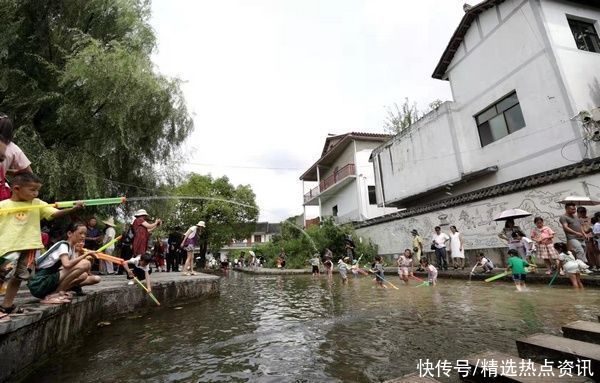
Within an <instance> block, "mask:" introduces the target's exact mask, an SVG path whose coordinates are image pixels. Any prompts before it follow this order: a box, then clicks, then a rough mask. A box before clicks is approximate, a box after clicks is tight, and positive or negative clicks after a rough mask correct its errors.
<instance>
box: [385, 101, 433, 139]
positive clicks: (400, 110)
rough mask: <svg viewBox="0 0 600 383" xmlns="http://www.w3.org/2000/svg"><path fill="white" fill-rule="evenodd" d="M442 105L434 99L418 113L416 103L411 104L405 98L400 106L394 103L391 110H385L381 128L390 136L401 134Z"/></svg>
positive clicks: (389, 108) (388, 108)
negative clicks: (385, 113)
mask: <svg viewBox="0 0 600 383" xmlns="http://www.w3.org/2000/svg"><path fill="white" fill-rule="evenodd" d="M443 103H444V102H443V101H442V100H439V99H435V100H433V101H432V102H430V103H429V105H428V108H427V109H425V110H424V111H419V109H418V108H417V103H416V102H413V103H411V102H410V101H409V100H408V98H405V99H404V103H403V104H402V105H401V106H398V104H396V103H394V106H393V108H392V107H387V108H386V112H387V116H386V117H385V120H384V121H383V128H384V129H385V131H386V132H389V133H392V134H399V133H402V132H403V131H404V130H406V129H408V128H409V127H410V126H411V125H412V124H414V123H415V122H417V121H418V120H419V119H420V118H421V117H423V116H424V115H426V114H427V113H429V112H431V111H433V110H436V109H437V108H439V107H440V105H442V104H443Z"/></svg>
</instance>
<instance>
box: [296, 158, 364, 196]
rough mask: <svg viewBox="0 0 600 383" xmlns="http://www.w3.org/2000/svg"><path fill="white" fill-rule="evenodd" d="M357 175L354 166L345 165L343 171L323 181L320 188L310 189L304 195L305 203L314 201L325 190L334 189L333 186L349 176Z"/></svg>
mask: <svg viewBox="0 0 600 383" xmlns="http://www.w3.org/2000/svg"><path fill="white" fill-rule="evenodd" d="M355 174H356V170H355V168H354V164H347V165H345V166H344V167H342V168H341V169H338V171H337V172H335V173H333V174H332V175H330V176H329V177H327V178H325V179H322V180H321V182H319V186H317V187H315V188H312V189H310V191H309V192H308V193H306V194H305V195H304V202H307V201H310V200H311V199H313V198H315V197H316V196H318V195H319V194H321V193H323V192H324V191H325V190H327V189H329V188H330V187H332V186H333V185H335V184H337V183H338V182H340V181H341V180H343V179H344V178H346V177H348V176H353V175H355Z"/></svg>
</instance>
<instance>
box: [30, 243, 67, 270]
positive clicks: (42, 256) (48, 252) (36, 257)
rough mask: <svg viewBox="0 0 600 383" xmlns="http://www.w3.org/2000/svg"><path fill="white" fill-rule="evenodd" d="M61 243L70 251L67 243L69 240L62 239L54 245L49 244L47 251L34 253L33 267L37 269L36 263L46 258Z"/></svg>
mask: <svg viewBox="0 0 600 383" xmlns="http://www.w3.org/2000/svg"><path fill="white" fill-rule="evenodd" d="M62 244H66V245H67V247H68V248H69V251H71V245H69V242H67V241H64V240H63V241H58V242H56V243H55V244H54V245H52V246H50V248H49V249H48V250H47V251H45V252H44V253H40V254H36V256H35V269H36V270H37V267H38V265H39V264H40V263H42V262H43V261H44V260H45V259H46V258H48V256H49V255H50V254H51V253H52V252H53V251H54V250H56V249H57V248H58V247H59V246H60V245H62Z"/></svg>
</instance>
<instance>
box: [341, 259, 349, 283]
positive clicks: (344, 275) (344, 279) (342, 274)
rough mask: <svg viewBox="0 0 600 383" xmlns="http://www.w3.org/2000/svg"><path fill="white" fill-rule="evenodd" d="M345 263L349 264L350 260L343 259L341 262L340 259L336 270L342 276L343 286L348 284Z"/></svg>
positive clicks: (346, 265)
mask: <svg viewBox="0 0 600 383" xmlns="http://www.w3.org/2000/svg"><path fill="white" fill-rule="evenodd" d="M346 262H350V258H348V257H345V258H344V259H343V260H342V259H340V260H339V261H338V269H339V271H340V275H341V276H342V283H344V284H346V283H348V264H347V263H346Z"/></svg>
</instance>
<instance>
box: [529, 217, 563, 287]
mask: <svg viewBox="0 0 600 383" xmlns="http://www.w3.org/2000/svg"><path fill="white" fill-rule="evenodd" d="M533 223H535V227H534V228H533V229H532V230H531V239H533V240H534V241H535V243H536V247H537V254H539V256H540V258H542V259H543V260H544V263H545V264H546V267H547V268H548V270H547V271H546V275H550V274H552V268H553V266H554V265H553V262H556V261H557V260H558V252H557V251H556V249H555V248H554V246H553V245H552V239H553V238H554V231H553V230H552V229H551V228H549V227H548V226H546V225H544V219H543V218H542V217H535V218H534V220H533ZM557 263H558V262H557ZM560 275H565V273H564V272H563V271H562V270H560Z"/></svg>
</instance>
